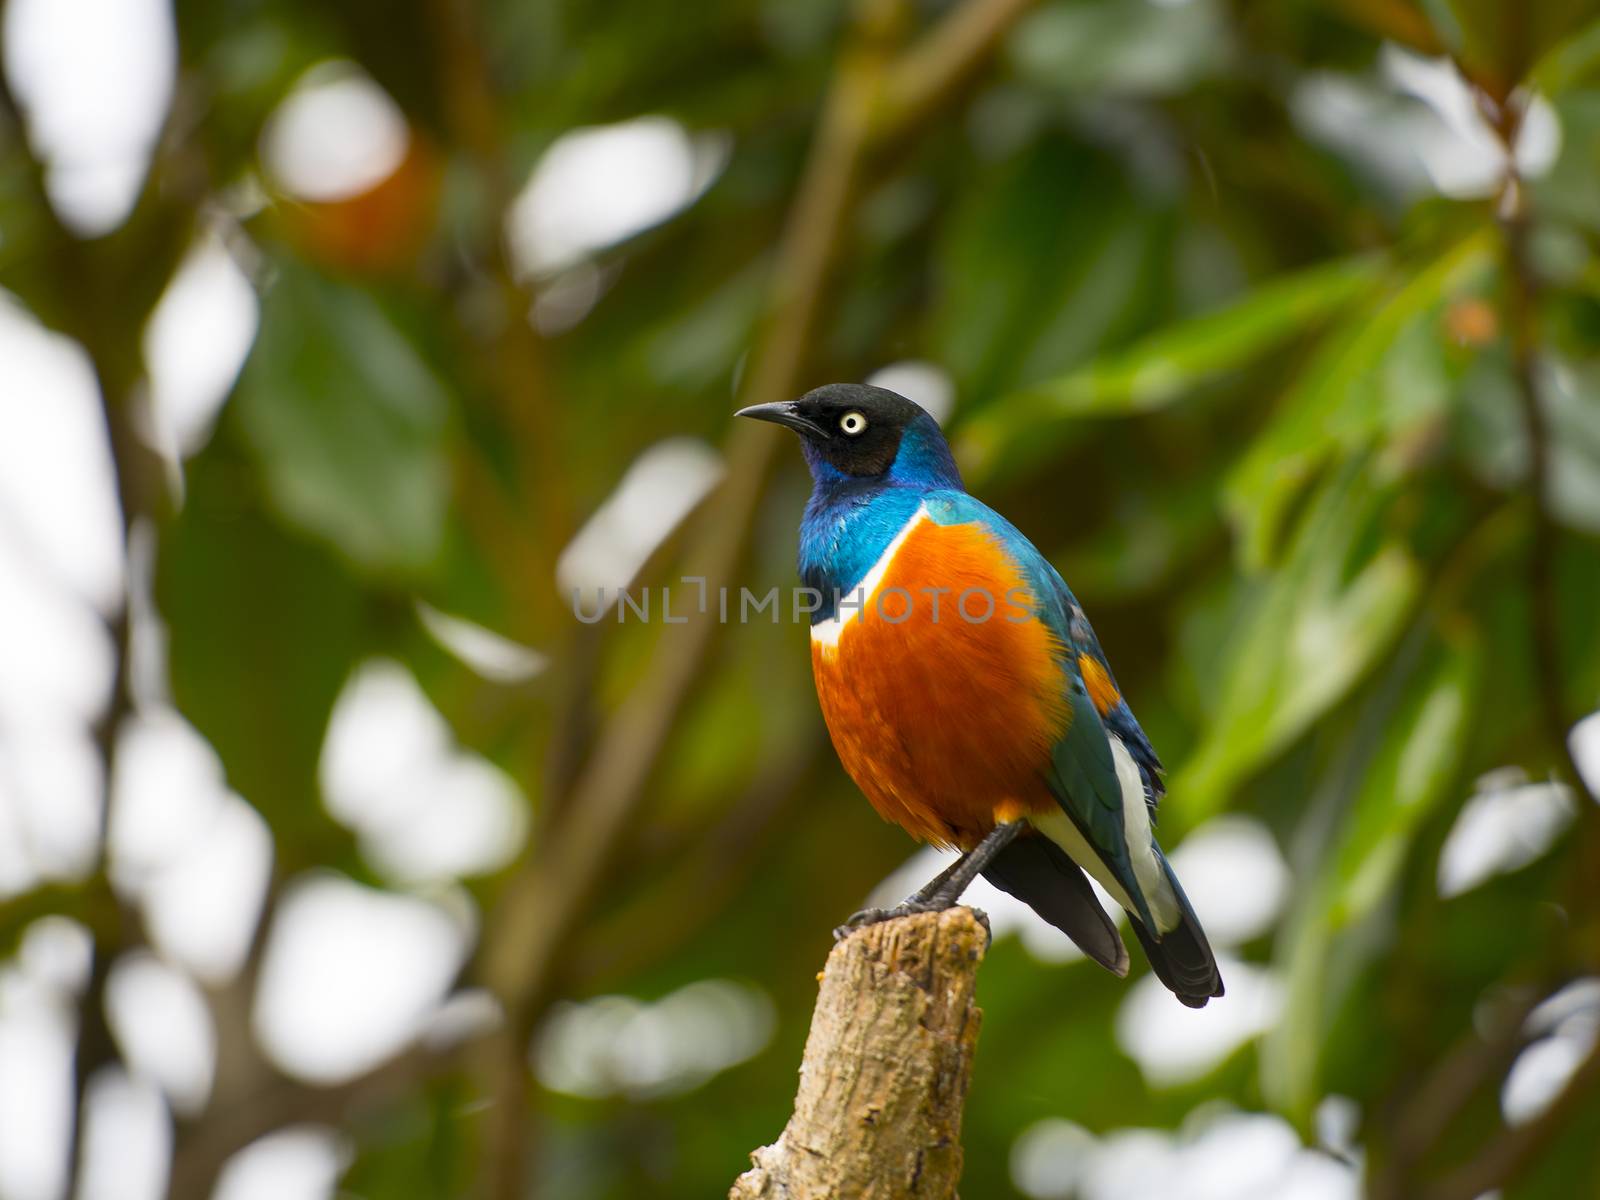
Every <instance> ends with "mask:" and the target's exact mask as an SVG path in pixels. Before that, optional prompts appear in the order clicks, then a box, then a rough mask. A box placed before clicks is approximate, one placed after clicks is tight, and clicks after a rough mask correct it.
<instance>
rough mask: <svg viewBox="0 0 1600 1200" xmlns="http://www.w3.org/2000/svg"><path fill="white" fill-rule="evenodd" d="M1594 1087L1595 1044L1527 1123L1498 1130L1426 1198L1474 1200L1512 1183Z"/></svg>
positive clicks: (1598, 1048) (1597, 1068)
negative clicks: (1563, 1085)
mask: <svg viewBox="0 0 1600 1200" xmlns="http://www.w3.org/2000/svg"><path fill="white" fill-rule="evenodd" d="M1597 1086H1600V1043H1597V1044H1596V1045H1595V1048H1594V1049H1593V1050H1592V1051H1591V1052H1590V1054H1589V1056H1588V1057H1587V1058H1586V1059H1584V1060H1583V1062H1582V1063H1581V1064H1579V1066H1578V1069H1577V1070H1576V1071H1574V1072H1573V1073H1572V1077H1571V1078H1570V1079H1568V1080H1567V1085H1566V1087H1564V1088H1563V1089H1562V1090H1561V1094H1560V1095H1558V1096H1557V1097H1556V1098H1555V1100H1553V1101H1552V1102H1551V1104H1550V1106H1549V1107H1548V1108H1546V1109H1545V1110H1544V1111H1543V1112H1542V1113H1540V1114H1539V1115H1538V1116H1537V1117H1535V1118H1534V1119H1533V1120H1531V1121H1528V1122H1527V1123H1526V1124H1522V1125H1513V1126H1510V1127H1508V1128H1506V1129H1504V1130H1502V1131H1501V1133H1500V1135H1499V1136H1498V1137H1496V1138H1494V1139H1493V1140H1492V1141H1490V1142H1489V1144H1488V1145H1487V1146H1485V1147H1484V1148H1483V1150H1482V1151H1481V1152H1480V1153H1479V1154H1478V1156H1477V1157H1476V1158H1474V1159H1472V1160H1471V1161H1470V1162H1468V1163H1467V1164H1465V1165H1464V1166H1461V1167H1458V1168H1457V1169H1456V1170H1454V1171H1452V1172H1451V1173H1450V1174H1448V1175H1446V1176H1445V1177H1444V1178H1443V1179H1442V1180H1441V1181H1440V1182H1439V1183H1438V1184H1437V1185H1435V1186H1434V1187H1432V1188H1430V1189H1429V1190H1428V1191H1427V1192H1426V1193H1424V1195H1425V1196H1426V1198H1427V1200H1473V1197H1475V1196H1483V1195H1486V1194H1488V1193H1490V1192H1493V1191H1495V1190H1496V1189H1498V1188H1500V1187H1502V1186H1504V1185H1506V1184H1510V1183H1512V1182H1514V1181H1515V1180H1516V1179H1517V1178H1519V1177H1520V1176H1521V1175H1522V1173H1523V1172H1524V1171H1525V1170H1527V1168H1529V1167H1531V1166H1533V1165H1534V1163H1536V1162H1537V1161H1538V1159H1539V1156H1540V1155H1541V1154H1543V1152H1544V1151H1545V1150H1546V1149H1548V1148H1549V1146H1550V1144H1551V1143H1552V1142H1553V1141H1555V1139H1556V1138H1557V1137H1558V1136H1559V1135H1560V1133H1561V1131H1562V1130H1563V1129H1564V1128H1565V1127H1566V1125H1567V1122H1568V1121H1570V1120H1571V1119H1572V1117H1573V1116H1574V1115H1575V1114H1576V1112H1577V1111H1578V1109H1579V1108H1580V1107H1581V1106H1582V1105H1583V1103H1584V1102H1585V1100H1587V1099H1588V1096H1589V1094H1590V1092H1592V1091H1593V1090H1594V1089H1595V1088H1596V1087H1597Z"/></svg>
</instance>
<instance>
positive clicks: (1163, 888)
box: [1028, 734, 1183, 934]
mask: <svg viewBox="0 0 1600 1200" xmlns="http://www.w3.org/2000/svg"><path fill="white" fill-rule="evenodd" d="M1107 737H1109V738H1110V740H1111V761H1112V763H1113V765H1114V766H1115V767H1116V770H1117V784H1118V786H1119V787H1120V788H1121V789H1122V832H1123V836H1124V837H1125V838H1126V839H1127V842H1128V856H1129V858H1130V859H1131V860H1132V862H1133V878H1134V882H1135V883H1137V884H1138V886H1139V891H1140V892H1141V893H1143V896H1144V902H1145V904H1146V905H1148V906H1149V908H1150V915H1151V916H1152V917H1154V918H1155V922H1156V929H1155V932H1156V933H1158V934H1162V933H1168V932H1170V931H1172V930H1173V929H1176V928H1177V927H1178V923H1179V922H1180V921H1181V920H1182V919H1183V916H1182V913H1181V912H1180V911H1179V908H1178V897H1177V895H1176V894H1175V893H1174V892H1173V890H1172V885H1171V884H1170V883H1168V882H1167V873H1166V872H1165V871H1163V870H1162V869H1161V862H1160V860H1159V859H1157V858H1156V850H1155V839H1154V837H1153V835H1152V833H1151V830H1150V810H1149V809H1148V808H1146V807H1145V802H1144V776H1142V775H1141V774H1140V773H1139V764H1138V763H1136V762H1134V761H1133V755H1131V754H1129V753H1128V748H1127V747H1126V746H1124V745H1123V744H1122V739H1121V738H1119V737H1117V736H1116V735H1115V734H1107ZM1028 820H1029V822H1030V823H1031V824H1032V825H1033V827H1034V828H1035V829H1037V830H1039V832H1040V833H1042V834H1044V835H1045V836H1046V837H1047V838H1049V839H1050V840H1051V841H1052V842H1054V843H1055V844H1056V845H1058V846H1060V847H1061V848H1062V849H1063V850H1065V851H1066V852H1067V855H1068V857H1070V858H1071V859H1072V861H1073V862H1075V863H1077V864H1078V865H1079V866H1080V867H1082V868H1083V869H1084V870H1085V871H1087V872H1089V874H1090V875H1091V876H1092V877H1093V878H1094V880H1095V881H1096V882H1097V883H1099V884H1100V886H1101V887H1103V888H1105V889H1106V891H1107V892H1109V893H1111V898H1112V899H1113V900H1115V901H1116V902H1117V903H1118V904H1120V905H1122V907H1123V908H1125V909H1127V910H1128V911H1129V912H1130V913H1132V914H1134V915H1135V916H1138V914H1139V906H1138V905H1137V904H1135V903H1134V902H1133V898H1132V897H1131V896H1129V895H1128V891H1127V889H1126V888H1124V887H1123V886H1122V884H1121V883H1119V882H1118V881H1117V877H1116V876H1115V875H1113V874H1112V873H1111V868H1110V867H1108V866H1106V863H1105V860H1104V859H1102V858H1101V857H1100V855H1099V854H1098V853H1097V852H1096V851H1095V849H1094V847H1092V846H1091V845H1089V842H1088V839H1086V838H1085V837H1084V836H1083V833H1082V832H1081V831H1080V830H1079V829H1078V827H1077V825H1075V824H1073V821H1072V818H1071V817H1069V816H1067V814H1066V813H1065V812H1063V811H1061V810H1060V809H1055V808H1053V809H1050V810H1049V811H1048V812H1043V813H1034V814H1033V815H1032V816H1030V817H1029V818H1028Z"/></svg>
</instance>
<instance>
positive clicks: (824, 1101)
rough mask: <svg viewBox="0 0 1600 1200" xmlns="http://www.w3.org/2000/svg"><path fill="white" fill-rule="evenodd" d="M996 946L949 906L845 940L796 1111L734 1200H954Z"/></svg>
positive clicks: (828, 973) (829, 973)
mask: <svg viewBox="0 0 1600 1200" xmlns="http://www.w3.org/2000/svg"><path fill="white" fill-rule="evenodd" d="M988 941H989V935H988V933H987V932H986V931H985V930H984V928H983V926H982V925H980V924H979V923H978V921H977V919H976V918H975V917H974V916H973V914H972V910H971V909H967V908H952V909H949V910H948V911H946V912H942V913H928V914H924V915H921V916H915V917H904V918H901V919H899V920H895V921H885V922H883V923H882V924H879V925H873V926H869V927H868V928H866V929H864V930H861V931H860V932H858V933H855V934H852V935H851V936H850V937H848V938H846V939H845V940H844V941H842V942H840V943H839V944H838V945H836V946H835V947H834V948H833V952H832V953H831V954H829V955H828V965H827V967H826V969H825V970H824V971H823V973H822V988H821V991H820V992H819V994H818V996H817V1007H816V1010H815V1012H813V1014H812V1017H811V1034H810V1036H809V1037H808V1038H807V1039H806V1050H805V1057H804V1059H803V1061H802V1062H801V1064H800V1090H799V1093H798V1094H797V1095H796V1096H795V1102H794V1115H793V1116H792V1117H790V1118H789V1123H788V1125H786V1126H785V1127H784V1130H783V1133H782V1134H781V1135H780V1136H779V1138H778V1140H777V1141H776V1142H774V1143H773V1144H772V1145H770V1146H763V1147H762V1148H761V1149H759V1150H757V1151H756V1152H755V1153H754V1154H752V1155H751V1156H750V1157H751V1160H752V1161H753V1162H754V1163H755V1166H753V1167H752V1168H751V1169H750V1170H748V1171H746V1172H745V1173H744V1174H743V1175H741V1176H739V1178H738V1179H737V1180H736V1181H735V1182H734V1185H733V1190H732V1191H731V1192H730V1193H729V1200H757V1198H758V1197H759V1198H761V1200H824V1198H827V1200H900V1198H901V1197H912V1196H914V1197H916V1198H917V1200H953V1198H954V1196H955V1194H956V1184H957V1182H958V1181H959V1180H960V1178H961V1113H962V1109H963V1107H964V1106H965V1104H966V1099H967V1083H968V1081H969V1079H970V1078H971V1075H972V1054H973V1051H974V1049H976V1047H977V1044H978V1025H979V1023H980V1021H981V1020H982V1015H983V1014H982V1013H981V1011H980V1010H979V1009H978V1007H977V1006H976V1005H975V1004H974V1003H973V992H974V990H975V987H976V983H977V975H978V963H979V962H980V961H981V960H982V958H983V955H984V951H985V950H986V949H987V947H988Z"/></svg>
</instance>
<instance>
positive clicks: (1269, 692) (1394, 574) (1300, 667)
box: [1168, 463, 1422, 824]
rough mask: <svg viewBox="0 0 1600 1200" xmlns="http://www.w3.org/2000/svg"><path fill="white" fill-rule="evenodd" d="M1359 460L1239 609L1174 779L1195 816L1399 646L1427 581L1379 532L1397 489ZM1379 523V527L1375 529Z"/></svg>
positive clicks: (1178, 796)
mask: <svg viewBox="0 0 1600 1200" xmlns="http://www.w3.org/2000/svg"><path fill="white" fill-rule="evenodd" d="M1364 466H1365V464H1362V463H1352V464H1350V465H1349V466H1347V467H1346V469H1345V470H1344V471H1343V472H1342V473H1341V474H1339V475H1338V476H1336V477H1334V478H1333V479H1332V480H1330V481H1329V482H1328V483H1327V484H1326V485H1325V486H1324V487H1323V490H1322V492H1321V494H1320V496H1319V497H1318V498H1317V500H1316V501H1315V503H1314V504H1313V505H1312V508H1311V511H1310V512H1309V513H1308V514H1307V516H1306V518H1305V520H1304V521H1303V522H1302V523H1301V526H1300V529H1299V532H1298V533H1297V535H1296V537H1295V541H1294V545H1293V547H1292V548H1291V550H1290V553H1289V556H1288V558H1287V560H1286V561H1285V563H1284V565H1283V566H1282V567H1281V568H1280V569H1279V570H1278V571H1277V572H1275V573H1274V575H1273V576H1272V577H1271V578H1270V579H1269V580H1268V581H1267V582H1266V583H1265V584H1264V586H1263V587H1262V589H1261V594H1260V595H1259V597H1258V598H1257V601H1256V603H1255V604H1253V605H1247V606H1245V611H1244V612H1242V613H1241V614H1240V615H1239V617H1238V618H1237V619H1236V621H1235V623H1234V626H1233V629H1232V633H1231V635H1230V636H1229V638H1228V642H1227V645H1226V647H1225V649H1224V651H1223V652H1222V654H1221V656H1220V661H1221V662H1222V663H1223V664H1224V666H1223V671H1224V677H1223V678H1222V679H1221V680H1220V681H1219V682H1218V683H1217V685H1216V686H1215V687H1212V688H1207V689H1205V694H1207V695H1208V696H1211V697H1214V700H1212V703H1213V704H1214V708H1213V710H1212V713H1211V715H1210V722H1209V724H1208V726H1207V728H1206V731H1205V734H1204V736H1203V738H1202V739H1201V742H1200V745H1199V746H1198V748H1197V749H1196V751H1195V753H1194V754H1193V756H1192V757H1191V758H1190V759H1189V760H1188V762H1187V763H1185V764H1184V766H1183V768H1182V769H1181V770H1180V771H1179V773H1178V775H1177V776H1176V778H1175V779H1174V780H1173V782H1172V787H1171V792H1172V799H1171V800H1169V801H1168V803H1169V805H1171V806H1172V807H1173V808H1175V809H1176V810H1177V811H1178V812H1180V813H1181V814H1182V819H1183V820H1184V823H1185V824H1189V823H1193V822H1198V821H1199V820H1202V819H1203V818H1204V817H1206V816H1209V815H1210V814H1211V813H1213V812H1215V811H1216V810H1217V809H1219V808H1221V807H1223V806H1224V805H1225V804H1226V802H1227V798H1228V793H1229V792H1230V791H1231V790H1232V789H1233V787H1234V786H1235V785H1236V784H1238V783H1239V782H1241V781H1242V780H1243V779H1244V778H1245V777H1246V776H1247V775H1248V774H1250V773H1251V772H1252V771H1254V770H1255V769H1256V768H1258V767H1259V766H1260V765H1261V764H1263V763H1264V762H1265V761H1266V760H1267V759H1269V758H1270V757H1272V756H1273V755H1274V754H1276V753H1277V752H1278V751H1280V750H1282V749H1283V748H1284V747H1286V746H1287V745H1288V744H1289V743H1290V742H1292V741H1293V740H1294V739H1296V738H1297V737H1299V736H1300V735H1301V734H1302V733H1304V732H1305V730H1306V729H1307V728H1308V727H1309V726H1310V725H1311V724H1312V722H1314V721H1316V720H1317V719H1318V718H1319V717H1320V716H1322V714H1323V713H1325V712H1327V711H1328V709H1330V708H1331V707H1333V705H1335V704H1337V703H1338V702H1339V701H1340V700H1341V699H1342V698H1343V697H1344V696H1345V695H1346V693H1347V692H1348V691H1349V690H1350V688H1351V687H1352V686H1353V685H1354V684H1355V682H1356V681H1357V680H1358V679H1360V678H1361V677H1362V675H1364V674H1365V673H1366V671H1367V669H1368V668H1369V667H1370V666H1371V665H1372V663H1373V662H1375V661H1376V660H1377V659H1378V658H1379V657H1380V656H1381V655H1382V654H1383V653H1384V652H1385V651H1386V650H1387V649H1388V648H1389V646H1390V645H1392V644H1393V642H1394V639H1395V638H1396V637H1397V636H1398V634H1399V632H1400V629H1401V627H1402V626H1403V624H1404V622H1405V618H1406V615H1407V613H1408V612H1409V611H1410V610H1411V606H1412V603H1413V602H1414V600H1415V599H1416V596H1417V592H1418V589H1419V588H1420V586H1421V582H1422V572H1421V570H1420V568H1419V566H1418V564H1417V562H1416V560H1415V559H1414V558H1413V557H1412V555H1411V553H1410V551H1409V550H1408V549H1407V548H1406V547H1405V546H1404V545H1403V544H1402V543H1401V542H1399V541H1398V540H1390V539H1386V538H1384V537H1383V536H1382V535H1381V522H1382V518H1383V516H1384V513H1385V511H1386V509H1387V505H1388V502H1389V500H1390V498H1391V496H1390V493H1389V492H1388V491H1387V490H1382V489H1379V488H1378V487H1377V486H1376V485H1375V484H1374V483H1373V482H1372V480H1371V478H1370V474H1369V473H1368V472H1367V471H1366V470H1365V469H1364ZM1375 528H1376V529H1377V536H1374V530H1375Z"/></svg>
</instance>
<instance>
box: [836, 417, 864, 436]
mask: <svg viewBox="0 0 1600 1200" xmlns="http://www.w3.org/2000/svg"><path fill="white" fill-rule="evenodd" d="M866 427H867V419H866V418H865V417H863V416H862V415H861V414H860V413H858V412H847V413H845V415H844V416H842V417H840V418H839V428H840V429H842V430H844V432H845V433H847V434H849V435H850V436H851V437H855V436H857V435H858V434H860V433H861V432H862V431H863V430H864V429H866Z"/></svg>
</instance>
